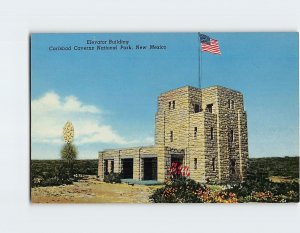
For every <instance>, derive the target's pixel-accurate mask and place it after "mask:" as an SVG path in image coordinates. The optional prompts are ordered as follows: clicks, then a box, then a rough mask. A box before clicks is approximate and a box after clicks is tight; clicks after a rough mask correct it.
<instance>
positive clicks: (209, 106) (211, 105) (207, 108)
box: [206, 104, 213, 112]
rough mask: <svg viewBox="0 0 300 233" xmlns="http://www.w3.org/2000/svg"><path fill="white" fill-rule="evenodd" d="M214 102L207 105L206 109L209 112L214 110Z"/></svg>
mask: <svg viewBox="0 0 300 233" xmlns="http://www.w3.org/2000/svg"><path fill="white" fill-rule="evenodd" d="M212 108H213V104H208V105H206V111H207V112H212Z"/></svg>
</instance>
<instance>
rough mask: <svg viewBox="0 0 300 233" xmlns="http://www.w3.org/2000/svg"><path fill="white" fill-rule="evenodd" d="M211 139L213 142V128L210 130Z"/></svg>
mask: <svg viewBox="0 0 300 233" xmlns="http://www.w3.org/2000/svg"><path fill="white" fill-rule="evenodd" d="M210 139H211V140H213V139H214V128H213V127H211V128H210Z"/></svg>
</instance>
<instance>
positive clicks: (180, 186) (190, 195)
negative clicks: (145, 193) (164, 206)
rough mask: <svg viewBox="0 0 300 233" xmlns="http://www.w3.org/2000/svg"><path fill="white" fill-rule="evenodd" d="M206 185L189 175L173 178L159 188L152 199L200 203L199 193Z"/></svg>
mask: <svg viewBox="0 0 300 233" xmlns="http://www.w3.org/2000/svg"><path fill="white" fill-rule="evenodd" d="M205 189H206V186H205V185H203V184H200V183H198V182H196V181H194V180H192V179H190V178H187V177H184V176H183V177H179V178H177V179H172V180H171V181H169V182H168V183H167V184H166V185H165V186H164V187H163V188H160V189H157V190H156V191H155V192H154V193H153V194H152V195H151V196H150V200H151V201H153V202H155V203H200V202H202V200H201V199H200V198H199V196H198V193H199V192H200V191H204V190H205Z"/></svg>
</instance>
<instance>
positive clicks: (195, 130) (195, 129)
mask: <svg viewBox="0 0 300 233" xmlns="http://www.w3.org/2000/svg"><path fill="white" fill-rule="evenodd" d="M197 131H198V129H197V127H194V138H197Z"/></svg>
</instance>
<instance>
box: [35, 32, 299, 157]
mask: <svg viewBox="0 0 300 233" xmlns="http://www.w3.org/2000/svg"><path fill="white" fill-rule="evenodd" d="M205 34H207V35H209V36H210V37H212V38H214V39H217V40H218V41H219V45H220V48H221V52H222V55H221V56H218V55H213V54H209V53H203V54H202V58H203V60H202V61H203V62H202V74H203V76H202V87H208V86H213V85H221V86H225V87H228V88H232V89H235V90H239V91H241V92H242V93H243V94H244V100H245V110H246V111H247V114H248V134H249V152H250V157H263V156H286V155H298V154H299V153H298V141H299V140H298V139H299V138H298V112H299V104H298V50H299V49H298V33H205ZM110 39H111V40H119V39H121V40H128V41H129V44H130V45H131V46H132V47H133V48H134V47H135V45H137V44H139V45H147V46H149V45H151V44H154V45H166V47H167V49H166V50H149V49H147V50H143V51H140V50H135V49H133V50H117V51H103V50H101V51H74V50H72V51H50V50H49V47H50V46H53V47H56V46H66V47H67V46H72V48H73V46H88V45H86V40H110ZM198 50H199V43H198V37H197V33H145V34H144V33H140V34H134V33H130V34H33V35H32V37H31V101H32V158H33V159H55V158H59V150H60V147H61V145H62V143H63V141H62V138H61V134H62V127H63V123H64V122H66V121H67V120H71V121H72V122H73V123H74V128H75V143H76V145H77V146H78V150H79V158H97V151H100V150H102V149H107V148H118V147H129V146H138V145H151V144H153V140H154V126H155V125H154V119H155V112H156V107H157V97H158V95H159V94H160V93H162V92H165V91H168V90H170V89H174V88H178V87H181V86H185V85H191V86H197V85H198ZM76 133H77V136H76Z"/></svg>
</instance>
